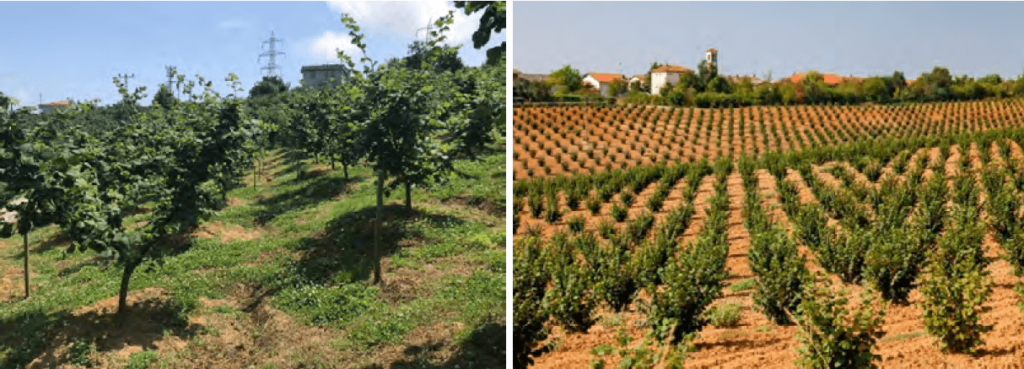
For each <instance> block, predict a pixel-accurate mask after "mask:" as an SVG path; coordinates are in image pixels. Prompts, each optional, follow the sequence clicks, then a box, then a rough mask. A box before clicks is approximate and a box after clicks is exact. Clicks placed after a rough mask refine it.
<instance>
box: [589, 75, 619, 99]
mask: <svg viewBox="0 0 1024 369" xmlns="http://www.w3.org/2000/svg"><path fill="white" fill-rule="evenodd" d="M617 80H621V81H623V82H625V81H626V77H624V76H622V75H621V74H614V73H589V74H587V75H586V76H585V77H583V84H584V85H589V86H591V87H593V88H595V89H597V90H598V91H601V96H604V97H608V88H609V87H611V85H612V82H614V81H617Z"/></svg>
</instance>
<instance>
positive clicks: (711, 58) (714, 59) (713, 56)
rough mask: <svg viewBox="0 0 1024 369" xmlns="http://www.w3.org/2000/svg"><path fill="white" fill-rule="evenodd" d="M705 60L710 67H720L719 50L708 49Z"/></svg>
mask: <svg viewBox="0 0 1024 369" xmlns="http://www.w3.org/2000/svg"><path fill="white" fill-rule="evenodd" d="M704 60H705V61H707V63H708V66H711V65H718V50H715V49H708V51H707V53H705V54H704Z"/></svg>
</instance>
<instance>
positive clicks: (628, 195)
mask: <svg viewBox="0 0 1024 369" xmlns="http://www.w3.org/2000/svg"><path fill="white" fill-rule="evenodd" d="M619 200H620V201H622V203H623V204H624V205H626V207H627V208H628V207H630V206H632V205H633V200H636V197H635V196H634V195H633V192H631V191H628V190H627V191H622V192H620V193H619Z"/></svg>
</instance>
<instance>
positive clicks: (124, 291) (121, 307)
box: [117, 261, 138, 325]
mask: <svg viewBox="0 0 1024 369" xmlns="http://www.w3.org/2000/svg"><path fill="white" fill-rule="evenodd" d="M136 266H138V263H135V262H132V261H129V262H127V264H126V265H125V267H124V274H122V275H121V292H120V293H119V294H118V298H117V324H118V325H121V324H124V321H125V317H126V316H127V314H128V310H127V308H128V306H127V305H128V282H129V281H131V279H132V273H133V272H135V267H136Z"/></svg>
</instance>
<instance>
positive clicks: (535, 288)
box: [512, 237, 549, 369]
mask: <svg viewBox="0 0 1024 369" xmlns="http://www.w3.org/2000/svg"><path fill="white" fill-rule="evenodd" d="M516 241H518V242H516V245H515V246H514V247H513V250H512V253H513V257H512V270H513V273H512V274H513V277H512V291H513V293H512V300H513V307H514V309H515V311H514V312H513V318H512V319H513V320H514V324H515V329H513V330H512V336H513V341H514V344H513V348H512V361H513V366H514V367H515V368H517V369H525V368H526V367H528V366H530V365H531V364H533V358H535V357H538V356H540V355H542V354H544V353H545V352H546V348H545V347H541V348H535V347H536V346H537V345H538V344H539V343H540V342H543V341H544V340H545V339H547V330H546V329H545V328H544V323H545V322H546V321H547V320H548V313H547V311H546V310H545V308H544V305H543V299H544V289H545V288H546V287H547V284H548V281H549V278H548V274H547V273H545V272H544V270H543V265H542V263H543V260H542V259H541V252H540V250H539V249H538V248H537V246H536V244H537V242H538V241H537V238H535V237H526V238H520V239H517V240H516Z"/></svg>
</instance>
